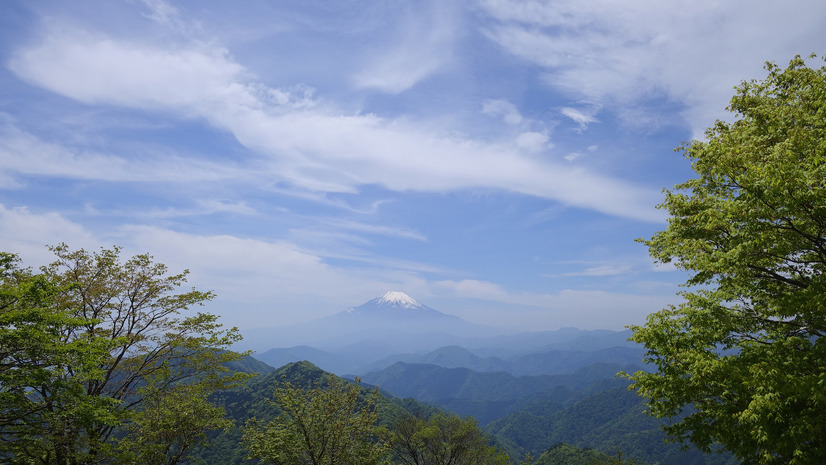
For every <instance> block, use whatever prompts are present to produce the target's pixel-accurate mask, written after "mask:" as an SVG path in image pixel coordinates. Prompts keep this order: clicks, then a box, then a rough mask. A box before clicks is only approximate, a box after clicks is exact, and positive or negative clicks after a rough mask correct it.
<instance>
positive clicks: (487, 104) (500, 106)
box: [482, 99, 523, 126]
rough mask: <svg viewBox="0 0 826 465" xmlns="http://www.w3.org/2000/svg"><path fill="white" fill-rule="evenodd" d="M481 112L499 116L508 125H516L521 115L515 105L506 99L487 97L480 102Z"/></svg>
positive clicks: (520, 119)
mask: <svg viewBox="0 0 826 465" xmlns="http://www.w3.org/2000/svg"><path fill="white" fill-rule="evenodd" d="M482 113H483V114H485V115H489V116H501V117H502V119H503V120H504V121H505V122H506V123H508V124H510V125H513V126H515V125H518V124H520V123H521V122H522V120H523V118H522V115H521V114H520V113H519V109H518V108H516V105H514V104H512V103H510V102H508V101H507V100H500V99H488V100H485V101H484V102H483V103H482Z"/></svg>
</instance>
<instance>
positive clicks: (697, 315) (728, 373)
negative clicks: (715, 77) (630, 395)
mask: <svg viewBox="0 0 826 465" xmlns="http://www.w3.org/2000/svg"><path fill="white" fill-rule="evenodd" d="M810 58H813V57H810ZM767 70H768V72H769V74H768V77H767V78H766V79H765V80H764V81H759V82H758V81H751V82H744V83H743V84H741V85H740V86H739V87H738V88H737V93H736V95H735V96H734V98H732V100H731V103H730V105H729V107H728V109H729V110H730V111H732V112H734V113H735V114H736V115H737V118H738V119H737V120H736V121H735V122H734V123H732V124H727V123H724V122H717V123H716V124H715V125H714V127H712V128H711V129H709V130H708V131H707V141H705V142H701V141H693V142H691V143H690V144H688V145H686V146H684V147H682V150H683V151H684V153H685V155H686V156H687V157H688V158H689V159H690V160H692V163H693V168H694V171H695V172H696V173H697V175H698V177H697V178H696V179H691V180H689V181H687V182H685V183H683V184H680V185H678V186H676V190H675V191H669V192H667V193H666V199H665V202H664V203H663V205H662V206H661V208H664V209H667V210H668V212H669V213H670V219H669V224H668V227H667V229H666V230H664V231H661V232H659V233H657V234H656V235H654V236H653V237H652V238H651V239H649V240H647V241H644V242H645V244H646V245H648V247H649V250H650V252H651V254H652V256H653V257H654V258H655V259H656V260H658V261H660V262H663V263H667V262H672V263H674V264H675V266H676V267H678V268H680V269H684V270H688V271H690V272H691V273H692V274H691V277H690V278H689V280H688V282H687V283H686V284H687V286H694V290H691V291H686V292H683V293H682V296H683V298H684V303H682V304H680V305H677V306H672V307H670V308H667V309H665V310H662V311H660V312H658V313H655V314H652V315H651V316H650V317H649V319H648V322H647V323H646V324H645V326H636V327H633V328H632V329H633V331H634V335H633V337H632V339H633V340H634V341H636V342H639V343H642V344H644V345H645V347H646V349H647V351H648V352H647V360H648V361H649V362H650V363H651V364H653V365H654V366H655V367H656V372H654V373H646V372H637V373H634V374H633V375H631V379H632V380H633V382H634V384H633V387H634V388H635V389H636V390H637V392H638V393H639V394H640V395H642V396H645V397H646V398H647V399H648V407H649V410H650V412H651V413H652V414H654V415H656V416H660V417H673V416H676V415H679V414H681V413H683V416H682V417H680V419H679V421H677V422H676V423H674V424H673V425H671V426H668V427H667V428H666V429H667V431H668V432H669V433H670V434H671V435H673V436H674V437H675V438H676V439H677V440H679V441H681V442H684V443H688V442H692V443H694V444H695V445H697V446H698V447H699V448H700V449H702V450H704V451H708V450H710V449H711V448H712V447H713V445H714V444H721V445H722V446H723V447H724V448H726V449H728V450H730V451H732V452H733V453H734V454H735V455H737V456H738V457H740V458H741V459H742V460H743V463H749V464H793V465H801V464H821V463H826V441H824V438H826V341H824V338H823V336H824V335H826V274H825V273H824V271H826V185H824V182H825V180H826V67H821V68H819V69H812V68H809V67H807V66H806V64H805V62H804V60H802V59H800V58H799V57H798V58H795V59H794V60H792V61H791V63H790V65H789V66H788V67H787V68H786V69H780V68H779V67H777V66H775V65H772V64H768V65H767Z"/></svg>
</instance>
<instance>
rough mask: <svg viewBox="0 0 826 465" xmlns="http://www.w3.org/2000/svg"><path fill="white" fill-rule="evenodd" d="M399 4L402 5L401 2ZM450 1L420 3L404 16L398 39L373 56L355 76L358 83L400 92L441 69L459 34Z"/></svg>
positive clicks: (408, 8) (395, 92)
mask: <svg viewBox="0 0 826 465" xmlns="http://www.w3.org/2000/svg"><path fill="white" fill-rule="evenodd" d="M397 5H398V4H397ZM453 9H454V8H453V7H452V6H451V5H450V4H449V2H439V1H436V2H430V4H429V5H425V4H424V2H417V3H416V4H415V6H412V5H411V6H408V7H407V8H406V9H405V12H404V13H403V14H402V15H400V16H402V17H403V19H401V20H399V19H397V18H394V19H395V20H397V21H399V22H400V23H401V24H400V25H398V27H397V32H396V34H397V38H396V39H395V40H393V39H391V42H390V44H389V45H388V46H387V47H386V48H384V49H382V50H380V51H379V52H377V53H376V54H375V56H372V57H370V58H369V61H368V64H367V65H366V66H365V67H364V69H362V70H361V71H360V72H358V73H357V74H356V75H355V76H354V81H355V84H356V86H358V87H363V88H371V89H377V90H379V91H382V92H387V93H391V94H398V93H400V92H404V91H405V90H407V89H410V88H411V87H413V86H414V85H416V84H417V83H418V82H420V81H421V80H423V79H426V78H427V77H429V76H431V75H432V74H434V73H436V72H438V71H439V70H440V69H441V68H442V67H443V66H445V65H446V64H448V63H449V62H450V60H451V59H452V57H453V50H454V41H455V40H456V36H457V35H458V34H459V31H458V28H459V23H458V22H457V15H456V13H455V12H454V11H453Z"/></svg>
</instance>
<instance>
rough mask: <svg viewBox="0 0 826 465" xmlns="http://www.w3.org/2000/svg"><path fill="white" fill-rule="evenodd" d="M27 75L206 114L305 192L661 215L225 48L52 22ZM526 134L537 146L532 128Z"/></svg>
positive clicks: (576, 177)
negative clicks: (151, 40)
mask: <svg viewBox="0 0 826 465" xmlns="http://www.w3.org/2000/svg"><path fill="white" fill-rule="evenodd" d="M11 68H12V70H13V71H14V72H16V73H17V74H18V75H19V76H20V77H22V78H24V79H26V80H28V81H30V82H32V83H34V84H37V85H40V86H43V87H45V88H47V89H50V90H52V91H54V92H57V93H60V94H62V95H65V96H67V97H70V98H73V99H76V100H79V101H82V102H86V103H104V104H110V105H121V106H125V107H129V108H140V109H152V110H165V111H172V112H174V113H175V114H177V115H183V116H187V117H196V118H203V119H204V120H206V121H207V122H209V123H210V124H212V125H214V126H216V127H218V128H221V129H224V130H226V131H229V132H231V133H232V134H233V135H234V136H235V137H236V138H237V140H238V141H239V142H240V143H241V144H243V145H244V146H246V147H247V148H249V149H251V150H253V151H255V152H257V153H259V154H262V155H264V156H265V160H266V161H265V162H264V164H263V165H262V166H259V167H257V168H259V169H264V170H266V171H267V175H269V176H272V177H275V178H276V179H281V180H283V181H286V182H288V183H292V184H294V185H296V186H300V187H303V188H306V189H309V190H316V191H328V192H355V191H356V190H357V189H358V188H359V186H362V185H365V184H378V185H381V186H384V187H386V188H388V189H392V190H397V191H402V190H419V191H443V190H451V189H463V188H475V187H487V188H497V189H503V190H507V191H512V192H518V193H522V194H527V195H533V196H538V197H544V198H548V199H553V200H556V201H559V202H562V203H564V204H566V205H571V206H577V207H582V208H588V209H593V210H596V211H600V212H603V213H608V214H612V215H618V216H625V217H629V218H637V219H642V220H647V221H659V220H661V218H662V216H661V215H660V214H659V212H656V211H655V210H654V209H653V207H652V205H654V204H655V203H656V202H657V199H658V198H659V194H658V193H657V192H655V191H653V190H647V189H641V188H639V187H635V186H632V185H629V184H627V183H624V182H622V181H619V180H616V179H612V178H609V177H607V176H602V175H598V174H595V173H592V172H589V171H586V170H583V169H573V168H571V167H570V166H565V165H554V164H551V163H549V162H545V161H542V160H537V159H534V158H533V157H531V156H528V154H526V153H523V152H522V150H524V147H525V145H524V143H525V142H526V140H525V139H524V138H523V139H522V143H523V148H522V149H520V147H519V145H518V144H517V143H515V142H509V143H508V142H503V143H488V142H480V141H475V140H472V139H469V138H464V137H461V136H456V135H447V134H437V133H433V132H432V131H431V130H430V128H426V127H419V126H417V124H416V123H414V122H410V121H404V120H393V119H385V118H382V117H379V116H375V115H360V114H349V115H348V114H341V113H340V112H338V111H337V110H335V109H334V108H330V107H329V106H324V105H317V106H313V107H312V108H306V107H305V108H301V109H298V108H295V107H294V106H289V105H280V104H277V103H274V102H273V101H272V100H268V99H266V98H263V97H262V96H263V95H267V94H268V89H269V88H268V87H267V86H265V85H263V84H261V83H256V82H254V81H252V80H251V79H252V77H251V76H250V75H249V73H248V72H247V71H246V70H245V69H244V68H243V67H242V66H241V65H239V64H238V63H236V62H235V61H234V60H233V58H232V57H231V56H230V55H229V53H228V52H227V51H226V50H222V49H203V48H200V46H191V47H189V48H186V47H184V48H181V47H178V48H174V47H173V48H171V49H165V50H160V49H157V48H153V47H152V46H148V45H140V44H135V43H130V42H121V41H117V40H114V39H110V38H106V37H92V36H90V35H88V34H85V33H80V32H77V31H71V30H67V29H65V28H54V29H52V30H50V31H49V32H48V34H47V35H46V37H45V38H44V39H43V41H42V42H40V43H38V44H36V45H34V46H32V47H28V48H25V49H21V50H18V51H17V53H15V56H14V58H13V59H12V62H11ZM531 137H533V139H532V140H529V141H527V142H531V144H529V145H532V146H536V143H537V139H536V137H534V136H531Z"/></svg>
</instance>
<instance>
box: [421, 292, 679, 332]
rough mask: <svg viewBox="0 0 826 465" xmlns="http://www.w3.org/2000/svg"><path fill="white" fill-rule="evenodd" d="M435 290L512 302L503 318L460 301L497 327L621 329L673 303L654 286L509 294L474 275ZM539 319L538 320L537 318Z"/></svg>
mask: <svg viewBox="0 0 826 465" xmlns="http://www.w3.org/2000/svg"><path fill="white" fill-rule="evenodd" d="M433 289H434V291H435V293H436V295H439V294H441V295H444V296H450V297H458V298H464V299H479V300H480V301H494V302H500V303H502V304H507V305H511V306H513V307H512V308H511V311H510V312H509V313H508V315H507V317H506V319H504V320H503V317H502V314H501V313H500V312H493V313H491V312H487V311H485V310H484V309H478V308H474V307H473V305H468V304H464V305H463V306H464V307H465V309H464V311H462V312H459V313H460V314H461V315H462V316H465V317H467V318H472V319H475V320H476V321H480V322H484V323H487V324H496V325H500V326H505V327H507V326H511V327H521V328H522V329H529V330H531V329H535V328H536V326H531V325H536V324H545V325H547V326H553V327H557V328H559V327H564V326H576V327H579V328H587V329H596V328H621V327H622V326H624V325H628V324H639V323H642V322H644V320H645V316H646V315H647V314H649V313H651V312H654V311H657V310H660V309H662V308H664V307H665V306H666V305H668V304H669V303H673V302H675V300H676V298H675V297H674V296H673V293H671V292H668V291H671V290H672V289H671V288H665V289H663V288H661V289H656V290H660V291H663V293H662V294H659V295H637V294H631V293H627V294H623V293H616V292H605V291H599V290H589V291H582V290H573V289H565V290H562V291H560V292H558V293H554V294H541V293H514V292H509V291H507V290H505V289H504V288H502V287H501V286H499V285H497V284H495V283H491V282H486V281H477V280H459V281H450V280H445V281H439V282H436V283H434V285H433ZM539 322H542V323H539Z"/></svg>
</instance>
